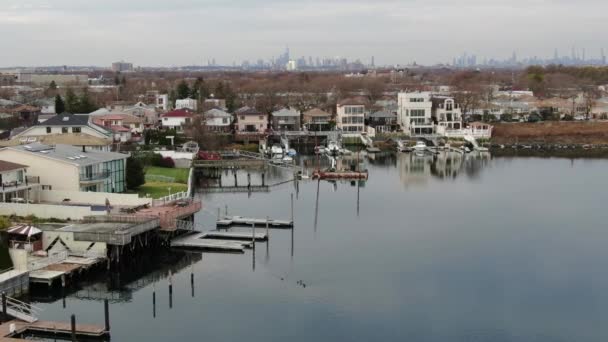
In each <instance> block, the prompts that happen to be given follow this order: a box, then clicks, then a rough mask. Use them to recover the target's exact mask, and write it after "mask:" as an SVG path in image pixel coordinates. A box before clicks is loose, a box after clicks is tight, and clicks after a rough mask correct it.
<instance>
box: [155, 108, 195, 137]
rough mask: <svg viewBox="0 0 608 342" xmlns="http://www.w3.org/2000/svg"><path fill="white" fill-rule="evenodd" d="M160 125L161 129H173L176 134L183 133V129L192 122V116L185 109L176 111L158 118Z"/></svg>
mask: <svg viewBox="0 0 608 342" xmlns="http://www.w3.org/2000/svg"><path fill="white" fill-rule="evenodd" d="M160 117H161V125H162V127H163V128H168V129H175V130H176V131H178V132H181V131H183V127H184V126H185V125H188V124H190V123H191V122H192V118H193V117H194V114H193V113H192V112H190V111H188V110H186V109H177V110H174V111H171V112H169V113H165V114H163V115H161V116H160Z"/></svg>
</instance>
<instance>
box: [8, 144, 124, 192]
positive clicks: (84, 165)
mask: <svg viewBox="0 0 608 342" xmlns="http://www.w3.org/2000/svg"><path fill="white" fill-rule="evenodd" d="M128 157H129V156H128V155H126V154H121V153H113V152H102V151H86V149H81V148H78V147H75V146H69V145H55V146H48V145H43V144H39V143H34V144H29V145H20V146H13V147H7V148H3V149H0V159H1V160H5V161H9V162H12V163H23V164H24V165H27V166H28V174H29V175H31V176H36V177H39V179H40V184H41V185H42V187H43V188H45V189H55V190H69V191H93V192H110V193H112V192H124V191H125V166H126V159H127V158H128ZM50 170H52V172H49V171H50Z"/></svg>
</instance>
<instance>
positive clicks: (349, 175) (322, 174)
mask: <svg viewBox="0 0 608 342" xmlns="http://www.w3.org/2000/svg"><path fill="white" fill-rule="evenodd" d="M368 177H369V174H368V173H367V171H361V172H357V171H320V170H316V171H314V172H313V173H312V179H321V180H323V179H327V180H332V179H345V180H357V179H368Z"/></svg>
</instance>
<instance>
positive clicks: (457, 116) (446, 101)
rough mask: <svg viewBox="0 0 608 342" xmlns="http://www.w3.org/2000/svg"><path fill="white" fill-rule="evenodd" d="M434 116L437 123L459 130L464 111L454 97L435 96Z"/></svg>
mask: <svg viewBox="0 0 608 342" xmlns="http://www.w3.org/2000/svg"><path fill="white" fill-rule="evenodd" d="M432 102H433V117H434V118H435V119H436V120H437V125H438V126H442V127H445V129H446V130H458V129H461V128H462V111H461V110H460V106H459V105H458V103H456V102H455V101H454V98H452V97H449V96H434V97H433V98H432Z"/></svg>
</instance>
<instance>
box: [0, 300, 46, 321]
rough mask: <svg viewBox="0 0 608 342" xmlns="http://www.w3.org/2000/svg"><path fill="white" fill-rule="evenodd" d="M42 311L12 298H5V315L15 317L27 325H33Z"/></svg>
mask: <svg viewBox="0 0 608 342" xmlns="http://www.w3.org/2000/svg"><path fill="white" fill-rule="evenodd" d="M41 311H42V309H40V308H38V307H36V306H34V305H31V304H28V303H25V302H22V301H20V300H17V299H15V298H12V297H8V296H7V297H6V313H7V314H8V315H9V316H12V317H15V318H16V319H19V320H21V321H24V322H27V323H34V322H36V321H37V320H38V315H39V314H40V312H41Z"/></svg>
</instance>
